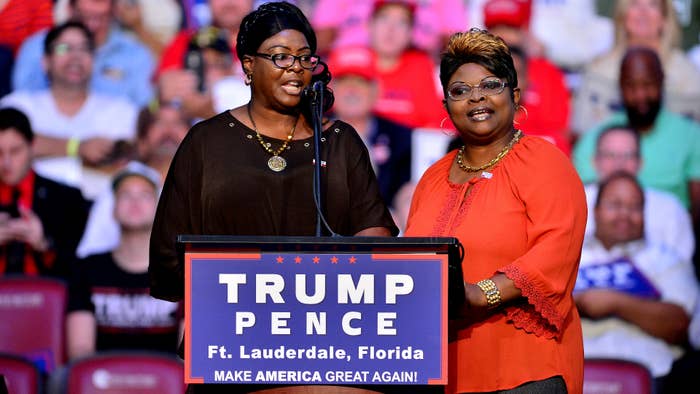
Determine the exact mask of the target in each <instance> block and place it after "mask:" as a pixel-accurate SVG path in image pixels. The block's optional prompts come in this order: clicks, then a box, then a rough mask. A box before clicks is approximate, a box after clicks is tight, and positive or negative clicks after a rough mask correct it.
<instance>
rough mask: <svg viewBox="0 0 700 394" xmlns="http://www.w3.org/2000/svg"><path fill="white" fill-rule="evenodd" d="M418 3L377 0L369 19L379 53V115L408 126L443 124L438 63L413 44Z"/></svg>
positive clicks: (371, 42)
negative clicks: (412, 38) (412, 37)
mask: <svg viewBox="0 0 700 394" xmlns="http://www.w3.org/2000/svg"><path fill="white" fill-rule="evenodd" d="M415 11H416V7H415V4H413V3H410V2H403V1H382V0H377V1H376V6H375V8H374V10H373V11H372V17H371V20H370V22H369V32H370V48H371V49H372V51H373V52H374V55H375V57H376V70H377V77H378V80H379V98H378V100H377V103H376V104H375V107H374V109H375V112H376V114H377V115H379V116H382V117H384V118H387V119H389V120H393V121H394V122H396V123H399V124H402V125H404V126H407V127H410V128H412V129H415V128H435V129H437V128H439V127H440V126H441V123H442V122H443V121H444V120H445V119H446V116H447V112H446V111H445V108H444V107H443V106H442V105H441V99H440V97H439V96H438V87H437V81H436V78H435V64H434V63H433V61H432V59H431V58H430V57H429V56H428V55H427V54H426V53H425V52H423V51H420V50H416V49H412V48H411V31H412V29H413V22H414V17H415Z"/></svg>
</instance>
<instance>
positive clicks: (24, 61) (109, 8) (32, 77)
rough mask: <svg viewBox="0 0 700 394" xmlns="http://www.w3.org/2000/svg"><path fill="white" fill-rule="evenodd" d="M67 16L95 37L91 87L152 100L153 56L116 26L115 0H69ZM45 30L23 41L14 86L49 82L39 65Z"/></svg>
mask: <svg viewBox="0 0 700 394" xmlns="http://www.w3.org/2000/svg"><path fill="white" fill-rule="evenodd" d="M69 11H70V16H71V18H72V19H74V20H78V21H81V22H82V23H84V24H85V26H87V28H88V29H89V30H90V32H91V33H92V34H93V36H94V37H95V38H94V40H95V45H96V46H95V53H94V65H93V73H92V81H91V83H90V86H91V88H92V89H93V90H94V91H95V92H98V93H103V94H111V95H123V96H126V97H127V98H128V99H129V100H130V101H131V102H132V103H134V104H135V105H137V106H141V105H145V104H146V103H148V102H149V101H150V100H151V97H152V95H153V89H152V86H151V74H152V72H153V69H154V60H153V57H152V56H151V53H150V51H149V50H148V48H146V47H145V46H144V45H143V44H142V43H141V42H139V41H138V40H137V39H135V38H133V37H130V36H129V35H127V34H126V33H124V32H123V31H121V30H120V29H119V28H118V27H116V24H115V20H114V17H113V11H114V0H70V9H69ZM45 36H46V31H41V32H39V33H36V34H34V35H32V36H31V37H29V38H27V40H26V41H25V42H24V44H22V47H21V48H20V51H19V53H18V54H17V59H16V62H15V66H14V71H13V74H12V85H13V88H14V89H15V90H41V89H45V88H46V87H47V86H49V78H48V75H47V74H46V72H45V71H46V70H44V69H43V68H42V64H43V63H42V61H41V58H42V47H43V42H44V38H45Z"/></svg>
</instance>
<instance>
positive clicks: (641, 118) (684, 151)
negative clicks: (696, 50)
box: [573, 47, 700, 222]
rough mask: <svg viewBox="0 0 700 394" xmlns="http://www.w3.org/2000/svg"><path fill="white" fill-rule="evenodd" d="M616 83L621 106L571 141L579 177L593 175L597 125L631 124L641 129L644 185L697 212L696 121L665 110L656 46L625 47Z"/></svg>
mask: <svg viewBox="0 0 700 394" xmlns="http://www.w3.org/2000/svg"><path fill="white" fill-rule="evenodd" d="M619 75H620V81H619V85H618V86H619V88H620V90H621V92H622V100H623V104H624V109H625V112H621V113H617V114H614V115H612V116H610V118H608V119H607V120H606V121H605V122H603V123H602V124H600V125H598V126H596V127H594V128H593V129H591V130H590V131H587V132H586V133H584V134H583V135H581V138H580V139H579V141H578V142H577V144H576V146H575V147H574V154H573V159H574V164H575V165H576V170H577V171H578V173H579V175H580V176H581V180H582V181H583V182H584V183H589V182H593V181H595V180H596V174H595V171H594V169H593V166H592V164H593V160H592V159H593V156H594V152H595V143H596V139H597V138H598V135H599V134H600V132H601V130H603V129H605V128H607V127H609V126H611V125H625V124H628V125H630V126H631V127H632V128H633V129H634V130H636V131H637V132H638V133H639V135H640V141H641V147H642V149H641V151H642V157H643V158H644V162H643V164H642V169H641V171H640V172H639V179H640V181H641V183H642V184H643V185H644V186H647V187H654V188H657V189H660V190H665V191H667V192H670V193H672V194H674V195H675V196H676V197H678V198H679V199H680V201H681V202H682V203H683V205H684V206H685V207H686V208H690V209H691V212H692V213H693V221H694V222H697V220H698V216H697V215H699V214H700V124H698V123H696V122H693V121H691V120H689V119H687V118H685V117H683V116H681V115H678V114H676V113H673V112H670V111H669V110H668V109H667V107H666V105H665V102H663V101H662V98H663V99H665V96H663V95H662V87H663V86H664V75H665V74H664V71H663V69H662V65H661V61H660V60H659V57H658V56H657V54H656V51H654V50H652V49H649V48H644V47H636V48H631V49H629V50H628V51H627V53H626V54H625V56H624V57H623V59H622V64H621V67H620V74H619Z"/></svg>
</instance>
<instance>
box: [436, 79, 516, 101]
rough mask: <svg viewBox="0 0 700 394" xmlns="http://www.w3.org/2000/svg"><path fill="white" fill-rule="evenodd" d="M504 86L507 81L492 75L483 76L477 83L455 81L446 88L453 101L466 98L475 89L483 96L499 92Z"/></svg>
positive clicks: (506, 84)
mask: <svg viewBox="0 0 700 394" xmlns="http://www.w3.org/2000/svg"><path fill="white" fill-rule="evenodd" d="M506 86H508V83H506V82H503V81H502V80H500V79H498V78H494V77H487V78H484V79H482V80H481V82H479V84H478V85H470V84H468V83H464V82H455V83H453V84H452V85H451V86H450V87H449V88H447V97H449V98H450V99H452V100H454V101H461V100H466V99H468V98H470V97H471V96H472V93H473V92H474V91H475V90H476V91H478V92H480V93H481V94H482V95H484V96H493V95H496V94H500V93H501V92H502V91H503V89H505V87H506Z"/></svg>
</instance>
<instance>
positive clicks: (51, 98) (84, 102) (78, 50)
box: [0, 22, 137, 199]
mask: <svg viewBox="0 0 700 394" xmlns="http://www.w3.org/2000/svg"><path fill="white" fill-rule="evenodd" d="M94 49H95V44H94V40H93V37H92V33H90V31H89V30H88V29H87V28H86V27H85V26H84V25H83V24H81V23H80V22H67V23H64V24H61V25H58V26H56V27H54V28H53V29H51V30H50V31H49V32H48V34H47V35H46V40H45V43H44V57H43V59H42V62H43V65H44V68H45V69H46V71H47V74H48V75H49V78H50V80H51V83H50V87H49V88H48V89H44V90H39V91H23V90H19V91H15V92H13V93H11V94H9V95H7V96H5V97H4V98H3V99H2V101H0V106H2V107H6V106H13V107H16V108H18V109H20V110H22V111H23V112H24V113H26V114H27V116H28V117H29V119H30V120H31V123H32V125H33V126H34V129H35V130H36V139H35V141H34V151H35V155H36V157H37V159H36V161H35V163H34V168H35V170H36V171H37V172H38V173H39V174H41V175H44V176H46V177H48V178H51V179H54V180H56V181H58V182H63V183H66V184H69V185H71V186H76V187H79V188H80V189H81V190H82V191H83V194H85V196H86V197H87V198H89V199H92V198H93V197H94V191H95V190H99V189H101V188H100V186H101V184H100V185H98V184H95V183H99V182H100V179H101V177H90V176H88V175H89V174H91V173H92V172H89V171H85V170H86V167H87V168H90V169H93V170H105V171H106V170H108V169H109V168H110V166H111V165H113V163H114V159H115V156H119V154H121V153H124V152H120V149H118V148H119V147H121V146H123V145H124V143H120V144H118V143H117V141H120V140H121V141H124V142H128V141H131V140H133V138H134V136H135V125H136V115H137V109H136V107H135V106H134V105H133V104H131V103H130V102H129V101H127V100H126V99H124V98H121V97H118V96H108V95H104V94H100V93H96V92H94V91H92V90H91V89H90V87H89V86H90V85H89V82H90V78H91V73H92V65H93V60H94ZM83 164H85V165H86V166H85V167H84V166H83ZM86 173H87V175H86ZM102 178H104V179H103V180H102V181H103V183H104V182H109V174H106V175H105V176H104V177H102Z"/></svg>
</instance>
